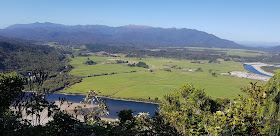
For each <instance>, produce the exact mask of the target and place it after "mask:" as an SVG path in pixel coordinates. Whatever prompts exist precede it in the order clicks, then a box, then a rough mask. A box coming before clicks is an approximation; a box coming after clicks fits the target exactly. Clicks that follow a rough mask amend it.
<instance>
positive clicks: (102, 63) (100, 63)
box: [70, 56, 144, 76]
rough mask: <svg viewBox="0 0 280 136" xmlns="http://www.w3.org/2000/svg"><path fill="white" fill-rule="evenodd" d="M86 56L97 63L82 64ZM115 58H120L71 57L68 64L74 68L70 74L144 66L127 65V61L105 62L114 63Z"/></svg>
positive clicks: (95, 72) (113, 70) (124, 70)
mask: <svg viewBox="0 0 280 136" xmlns="http://www.w3.org/2000/svg"><path fill="white" fill-rule="evenodd" d="M88 58H89V59H91V60H93V61H94V62H97V64H95V65H85V64H83V63H84V62H86V61H87V59H88ZM115 59H120V58H114V57H98V56H91V57H75V58H72V61H71V62H70V65H72V66H73V67H74V69H73V70H72V71H71V72H70V74H71V75H75V76H86V75H93V74H102V73H112V72H126V71H133V70H144V68H139V67H128V66H127V63H121V64H106V62H109V63H116V61H115Z"/></svg>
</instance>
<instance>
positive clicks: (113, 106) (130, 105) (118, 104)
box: [46, 94, 159, 118]
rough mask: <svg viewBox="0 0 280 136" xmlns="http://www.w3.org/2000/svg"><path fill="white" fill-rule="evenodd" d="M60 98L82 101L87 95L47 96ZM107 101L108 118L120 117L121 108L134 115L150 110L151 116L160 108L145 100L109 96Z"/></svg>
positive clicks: (52, 98) (48, 98)
mask: <svg viewBox="0 0 280 136" xmlns="http://www.w3.org/2000/svg"><path fill="white" fill-rule="evenodd" d="M59 97H60V98H65V99H66V100H67V101H70V102H80V101H82V100H83V98H85V97H86V96H85V95H65V94H49V95H48V96H47V97H46V98H47V100H48V101H57V100H58V99H59ZM102 99H104V100H105V101H106V104H107V106H108V107H109V110H110V112H109V115H108V116H107V117H108V118H118V112H119V111H121V110H129V109H131V110H132V111H134V115H136V114H138V113H139V112H145V113H147V112H149V114H150V117H152V116H153V115H154V112H155V111H156V110H158V107H159V106H158V105H157V104H150V103H143V102H133V101H123V100H114V99H109V98H102Z"/></svg>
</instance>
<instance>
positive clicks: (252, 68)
mask: <svg viewBox="0 0 280 136" xmlns="http://www.w3.org/2000/svg"><path fill="white" fill-rule="evenodd" d="M244 68H245V69H246V70H248V71H250V72H253V73H255V74H259V75H262V76H267V77H271V76H270V75H267V74H264V73H261V72H259V71H258V70H256V69H255V68H254V67H253V66H252V65H248V64H244Z"/></svg>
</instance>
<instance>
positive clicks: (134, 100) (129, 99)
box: [23, 90, 161, 105]
mask: <svg viewBox="0 0 280 136" xmlns="http://www.w3.org/2000/svg"><path fill="white" fill-rule="evenodd" d="M23 92H29V93H37V92H36V91H27V90H24V91H23ZM53 94H63V95H69V96H75V95H77V96H86V95H87V94H85V93H65V92H54V93H53ZM97 97H100V98H107V99H112V100H119V101H128V102H138V103H147V104H156V105H159V104H161V102H160V101H159V102H151V101H145V100H143V101H141V100H137V99H131V98H127V99H126V98H115V97H109V96H102V95H98V96H97ZM81 101H82V100H81Z"/></svg>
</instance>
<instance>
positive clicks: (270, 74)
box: [244, 62, 274, 76]
mask: <svg viewBox="0 0 280 136" xmlns="http://www.w3.org/2000/svg"><path fill="white" fill-rule="evenodd" d="M244 64H245V65H251V66H252V67H253V68H255V69H256V70H257V71H259V72H260V73H263V74H266V75H269V76H274V74H273V73H270V72H266V71H264V70H263V69H261V67H263V66H274V65H272V64H265V63H261V62H254V63H244Z"/></svg>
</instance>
